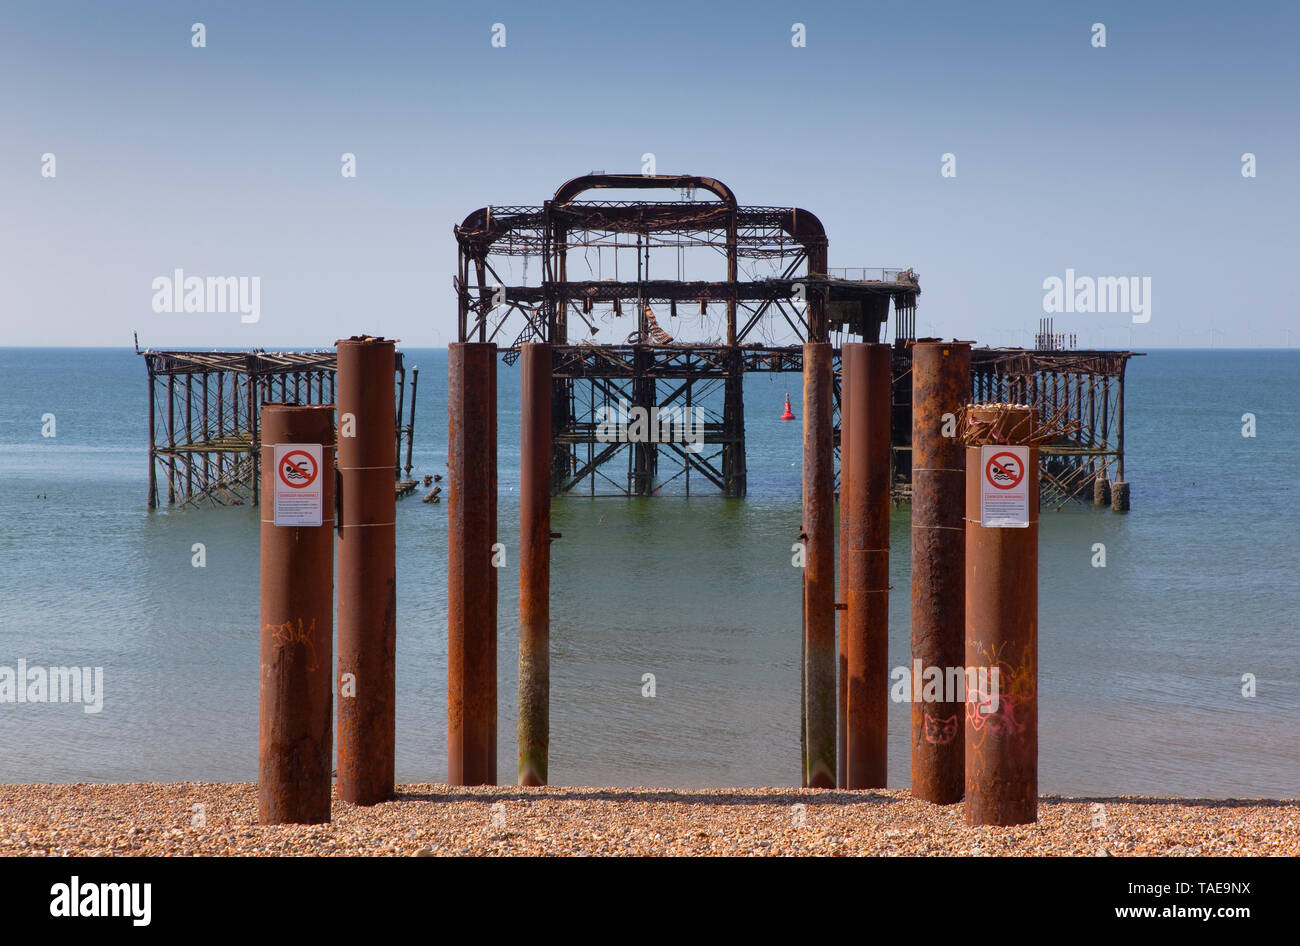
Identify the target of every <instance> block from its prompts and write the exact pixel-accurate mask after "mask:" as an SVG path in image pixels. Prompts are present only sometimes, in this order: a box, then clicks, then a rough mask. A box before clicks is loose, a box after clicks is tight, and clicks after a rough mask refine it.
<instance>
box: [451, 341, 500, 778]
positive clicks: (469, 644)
mask: <svg viewBox="0 0 1300 946" xmlns="http://www.w3.org/2000/svg"><path fill="white" fill-rule="evenodd" d="M496 357H497V347H496V345H494V344H492V343H490V342H488V343H481V342H453V343H452V344H451V345H450V346H449V352H448V379H447V380H448V390H449V395H450V397H449V403H448V418H449V423H448V433H447V457H448V461H447V466H448V476H449V478H450V481H451V482H450V484H449V489H448V503H447V506H448V508H447V513H448V520H447V521H448V530H449V544H448V549H447V671H448V686H447V724H448V725H447V781H448V783H449V784H452V785H495V784H496V781H497V570H496V567H495V566H494V565H493V558H494V552H495V550H494V548H493V546H494V545H495V544H496V541H497V384H496V377H497V375H496Z"/></svg>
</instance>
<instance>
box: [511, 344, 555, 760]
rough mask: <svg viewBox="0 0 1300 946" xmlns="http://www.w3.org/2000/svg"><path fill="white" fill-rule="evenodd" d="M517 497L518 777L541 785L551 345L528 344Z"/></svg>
mask: <svg viewBox="0 0 1300 946" xmlns="http://www.w3.org/2000/svg"><path fill="white" fill-rule="evenodd" d="M522 350H523V366H522V367H523V378H522V385H521V388H522V392H521V396H522V398H523V402H522V406H521V417H522V432H521V436H520V487H519V489H520V496H519V725H518V737H519V784H520V785H545V784H546V779H547V757H548V754H549V750H550V741H551V723H550V712H551V346H550V345H548V344H543V343H526V344H524V345H523V346H522Z"/></svg>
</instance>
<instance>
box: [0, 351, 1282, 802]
mask: <svg viewBox="0 0 1300 946" xmlns="http://www.w3.org/2000/svg"><path fill="white" fill-rule="evenodd" d="M407 357H408V359H409V360H408V364H410V363H412V362H414V363H418V364H419V365H420V367H421V384H420V397H419V404H418V407H417V412H416V425H417V430H416V450H415V462H416V464H417V466H418V472H419V473H421V474H423V473H433V472H442V471H443V470H444V469H445V464H446V437H447V421H446V389H447V388H446V364H447V361H446V352H445V351H412V350H407ZM1129 377H1130V385H1129V389H1128V397H1127V408H1128V411H1129V419H1128V430H1127V436H1128V446H1129V454H1128V459H1127V473H1128V479H1129V480H1130V481H1131V482H1132V484H1133V487H1132V500H1133V512H1132V514H1131V515H1128V516H1119V515H1114V514H1112V513H1110V512H1109V511H1105V510H1103V511H1094V510H1093V509H1091V508H1087V507H1082V506H1079V507H1075V508H1071V509H1068V510H1066V511H1064V512H1061V513H1052V514H1048V515H1045V516H1044V517H1043V519H1042V525H1041V536H1040V541H1041V552H1040V554H1041V565H1040V577H1039V582H1040V602H1041V604H1040V691H1041V696H1040V700H1041V702H1040V712H1041V733H1040V746H1041V749H1040V766H1039V771H1040V787H1041V789H1042V790H1043V791H1044V792H1061V793H1068V794H1096V795H1106V794H1130V793H1143V794H1160V795H1182V796H1202V797H1207V796H1212V797H1220V796H1237V797H1294V796H1296V795H1300V629H1298V626H1297V613H1298V612H1300V588H1298V586H1297V581H1296V564H1297V558H1298V555H1297V550H1298V548H1300V540H1298V539H1297V528H1298V527H1300V516H1298V515H1297V511H1296V507H1297V504H1298V503H1300V488H1297V485H1296V482H1297V471H1298V470H1300V436H1297V433H1296V429H1297V417H1300V352H1296V351H1265V352H1242V351H1212V352H1210V351H1162V352H1155V353H1152V354H1150V355H1149V356H1147V357H1145V358H1138V359H1135V360H1134V361H1133V362H1132V363H1131V367H1130V373H1129ZM746 386H747V390H746V416H747V421H748V429H747V436H748V438H749V468H750V471H751V472H750V480H749V484H750V495H749V496H748V497H747V498H746V499H744V500H724V499H721V498H715V497H711V496H692V497H691V498H689V499H684V498H680V497H666V498H656V499H635V500H627V499H611V498H597V499H590V498H587V497H566V498H562V499H557V500H556V502H555V504H554V512H553V515H554V528H555V530H556V531H559V532H562V533H563V534H564V538H563V539H562V540H560V541H559V542H557V543H556V545H555V550H554V572H553V578H552V597H553V602H552V614H553V630H552V648H553V650H552V698H551V706H552V735H551V778H552V781H553V782H554V783H556V784H591V785H652V786H671V787H699V786H762V785H773V786H788V785H797V784H798V779H799V767H798V759H799V734H798V723H799V704H798V694H799V664H798V660H799V603H800V583H799V573H798V571H797V569H794V568H792V567H791V565H790V545H791V543H792V542H793V541H794V537H795V535H796V534H797V533H798V531H799V528H798V527H799V488H800V484H799V475H800V470H799V456H800V444H799V437H800V426H799V425H798V424H783V423H781V422H780V421H779V420H778V419H777V418H778V415H779V413H780V408H781V401H782V399H783V395H784V393H785V392H786V391H787V390H789V391H790V392H791V393H792V394H793V395H794V400H795V404H796V405H797V404H798V394H799V379H798V377H797V376H771V375H761V376H760V375H755V376H751V377H749V378H747V381H746ZM499 400H500V404H501V417H500V424H499V426H500V488H501V494H502V495H501V508H500V535H501V538H502V540H503V541H504V542H505V543H506V544H507V546H508V548H509V549H510V550H511V554H508V558H507V568H506V573H505V574H503V575H502V576H501V581H500V588H501V600H500V639H499V648H500V649H499V653H500V665H499V673H500V707H499V732H500V748H499V757H500V760H501V767H500V771H499V778H500V780H501V781H503V782H506V783H510V782H513V780H514V762H513V760H514V758H515V735H514V729H515V718H514V712H515V708H514V690H515V647H516V630H515V628H516V624H517V598H516V592H515V589H517V587H518V576H517V572H516V571H515V566H516V564H517V556H515V555H514V554H512V553H513V551H514V550H515V549H516V548H517V536H518V505H517V499H516V496H517V487H518V422H519V413H518V375H517V373H516V372H515V371H514V370H512V369H509V368H506V367H504V366H503V367H502V368H501V374H500V398H499ZM145 406H146V380H145V371H144V365H143V364H142V362H141V359H140V358H138V357H137V356H136V355H135V354H134V353H133V352H131V351H128V350H105V349H58V350H50V349H0V523H2V525H0V665H4V666H14V665H15V664H16V663H17V660H18V659H19V658H25V659H26V660H27V662H28V664H29V665H32V666H36V665H44V666H49V665H66V664H76V665H88V666H100V667H103V668H104V690H105V697H104V706H103V710H102V712H100V713H98V714H86V713H84V712H83V711H82V708H81V707H80V706H77V705H72V704H66V705H65V704H56V705H49V704H11V703H0V781H2V782H45V781H83V780H84V781H127V780H185V779H192V780H217V781H227V780H231V781H233V780H249V781H251V780H254V779H256V776H257V698H258V694H257V680H258V603H257V602H258V571H257V569H258V526H257V514H256V512H255V511H254V510H251V509H194V510H174V511H167V510H161V511H157V512H149V511H148V510H147V508H146V505H145V501H146V475H147V472H146V471H147V462H146V452H145V450H146V440H147V427H146V414H145ZM1248 411H1249V412H1252V413H1254V414H1255V415H1256V418H1257V425H1258V432H1257V436H1256V437H1255V438H1253V439H1248V438H1245V437H1243V436H1242V415H1243V414H1244V413H1245V412H1248ZM46 413H53V414H54V415H55V417H56V423H57V431H56V436H55V437H53V438H43V437H42V436H41V428H42V415H44V414H46ZM38 495H42V496H44V497H46V498H41V499H38V498H37V496H38ZM446 510H447V506H446V504H445V503H443V504H441V505H437V506H432V505H424V504H421V503H420V502H419V501H418V499H414V498H412V499H407V500H404V501H402V502H400V503H399V505H398V526H399V531H398V607H399V612H398V615H399V616H398V621H399V624H398V651H397V661H398V669H397V685H398V719H397V774H398V778H399V779H400V780H402V781H429V780H432V781H441V780H444V779H445V777H446V695H447V694H446V689H447V658H446V654H447V624H446V549H447V526H446V521H445V520H446ZM195 542H202V543H204V544H205V546H206V548H207V567H206V568H194V567H192V566H191V551H190V548H191V546H192V545H193V544H194V543H195ZM1096 542H1102V543H1105V545H1106V549H1107V565H1106V567H1105V568H1093V567H1091V564H1090V560H1091V558H1092V546H1093V544H1094V543H1096ZM908 543H909V518H908V510H907V508H906V507H904V508H902V509H898V510H895V512H894V514H893V524H892V553H891V571H892V583H893V586H894V588H895V589H896V590H895V593H894V595H893V596H892V598H891V602H890V605H891V609H892V610H891V621H890V627H891V630H890V659H891V664H892V665H900V664H905V663H906V662H907V660H908V633H909V632H908V627H909V614H908V594H907V592H906V589H907V587H908V581H909V579H908V558H909V548H908ZM644 673H653V674H655V677H656V682H657V695H656V697H655V698H654V699H646V698H643V697H642V696H641V677H642V674H644ZM1248 673H1249V674H1254V675H1255V677H1256V687H1257V695H1256V696H1255V697H1254V698H1253V699H1248V698H1245V697H1243V695H1242V692H1241V690H1242V676H1243V674H1248ZM908 711H909V709H908V706H907V705H906V704H894V705H892V707H891V715H890V759H889V765H890V776H889V782H890V785H891V787H905V786H906V785H907V784H908V767H909V761H908V760H909V750H908V742H907V740H908V728H907V727H908Z"/></svg>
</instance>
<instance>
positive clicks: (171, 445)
mask: <svg viewBox="0 0 1300 946" xmlns="http://www.w3.org/2000/svg"><path fill="white" fill-rule="evenodd" d="M167 450H168V457H167V505H169V506H170V505H173V504H174V503H175V502H176V376H175V375H174V374H172V373H171V371H168V372H167Z"/></svg>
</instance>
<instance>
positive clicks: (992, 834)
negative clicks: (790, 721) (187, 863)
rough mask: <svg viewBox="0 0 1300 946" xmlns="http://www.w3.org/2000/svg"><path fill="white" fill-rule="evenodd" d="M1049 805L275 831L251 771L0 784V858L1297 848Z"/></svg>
mask: <svg viewBox="0 0 1300 946" xmlns="http://www.w3.org/2000/svg"><path fill="white" fill-rule="evenodd" d="M196 806H199V807H196ZM1038 815H1039V822H1038V824H1036V825H1025V826H1021V827H1012V828H989V827H982V828H971V827H968V826H967V825H966V824H965V820H964V819H965V808H964V806H963V805H961V804H957V805H950V806H946V807H940V806H936V805H930V804H927V803H925V802H921V801H918V800H916V799H914V798H912V797H911V796H910V795H909V794H908V793H907V792H906V791H864V792H839V791H814V790H799V789H743V790H737V789H717V790H713V789H710V790H682V791H675V790H663V789H642V788H633V789H621V788H614V789H599V788H545V789H520V788H515V787H500V786H498V787H493V788H458V787H449V786H446V785H433V784H424V785H403V786H401V787H400V791H399V795H398V797H397V799H396V800H394V801H392V802H388V803H385V804H381V805H375V806H372V807H368V808H362V807H358V806H356V805H352V804H348V803H346V802H340V801H338V800H337V799H336V800H335V802H334V820H333V822H332V823H330V824H324V825H286V826H275V827H264V826H261V825H259V824H258V823H257V788H256V786H255V785H253V784H249V783H198V782H185V783H167V784H158V783H136V784H125V785H91V784H76V785H0V855H7V856H12V855H53V856H59V855H144V854H153V855H177V856H189V855H209V854H215V855H254V856H257V855H284V854H289V855H338V854H344V855H346V854H367V855H398V856H410V855H415V856H442V855H629V854H631V855H742V856H748V855H760V856H764V855H765V856H788V855H796V856H799V855H850V856H858V855H934V854H954V855H975V856H978V855H1065V856H1107V855H1110V856H1124V855H1174V856H1177V855H1227V856H1245V855H1249V856H1260V855H1290V856H1294V855H1296V854H1300V801H1296V800H1291V801H1262V800H1211V799H1168V798H1140V797H1124V798H1104V799H1102V798H1098V799H1080V798H1060V797H1051V796H1049V797H1044V798H1043V799H1041V801H1040V804H1039V810H1038Z"/></svg>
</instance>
